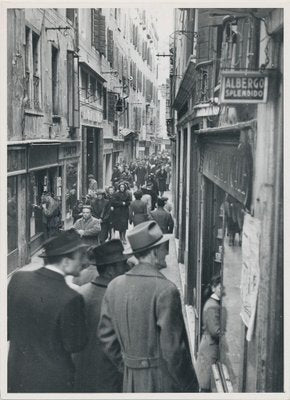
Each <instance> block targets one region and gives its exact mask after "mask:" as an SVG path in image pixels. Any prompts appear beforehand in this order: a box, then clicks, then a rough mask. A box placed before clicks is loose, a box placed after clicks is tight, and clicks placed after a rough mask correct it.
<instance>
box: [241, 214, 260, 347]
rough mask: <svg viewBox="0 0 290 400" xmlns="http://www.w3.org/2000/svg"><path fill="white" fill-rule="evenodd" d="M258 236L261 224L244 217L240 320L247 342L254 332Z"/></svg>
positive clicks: (258, 252)
mask: <svg viewBox="0 0 290 400" xmlns="http://www.w3.org/2000/svg"><path fill="white" fill-rule="evenodd" d="M260 236H261V222H260V221H259V220H258V219H257V218H254V217H252V216H251V215H249V214H246V215H245V218H244V225H243V237H242V243H243V245H242V260H243V264H242V277H241V298H242V310H241V314H240V315H241V318H242V320H243V322H244V324H245V325H246V326H247V328H248V331H247V336H246V338H247V341H251V339H252V336H253V331H254V324H255V316H256V308H257V299H258V289H259V282H260V266H259V258H260Z"/></svg>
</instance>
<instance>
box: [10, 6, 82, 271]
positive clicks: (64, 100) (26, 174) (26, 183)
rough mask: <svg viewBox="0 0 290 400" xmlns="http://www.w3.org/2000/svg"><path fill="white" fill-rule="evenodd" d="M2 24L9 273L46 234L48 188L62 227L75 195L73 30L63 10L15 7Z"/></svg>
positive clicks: (76, 148)
mask: <svg viewBox="0 0 290 400" xmlns="http://www.w3.org/2000/svg"><path fill="white" fill-rule="evenodd" d="M7 27H8V35H7V37H8V48H7V51H8V54H7V61H8V64H7V65H8V68H7V70H8V77H7V81H8V99H7V100H8V121H7V125H8V134H7V137H8V181H7V184H8V191H7V193H8V199H7V200H8V272H11V271H12V269H14V268H17V267H19V266H22V265H23V264H25V263H26V262H27V261H28V260H29V257H30V255H31V254H33V253H34V252H35V251H36V250H37V249H38V248H39V247H40V246H41V244H42V242H43V240H44V233H43V225H42V212H41V210H39V209H38V208H36V207H35V205H40V203H41V196H42V194H43V192H44V191H49V192H51V193H53V194H54V196H55V198H56V199H57V200H58V202H59V205H60V210H61V219H62V224H63V226H64V227H66V226H68V225H69V224H70V223H71V210H72V207H73V202H74V199H76V198H77V197H78V195H79V194H80V190H81V188H80V137H79V104H78V101H79V100H78V58H77V57H76V48H77V43H76V39H77V35H76V26H75V20H74V19H73V16H72V15H71V14H70V13H69V12H68V11H67V10H65V9H63V10H55V9H48V10H45V9H25V10H24V9H13V10H8V13H7Z"/></svg>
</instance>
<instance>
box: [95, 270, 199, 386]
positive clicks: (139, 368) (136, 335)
mask: <svg viewBox="0 0 290 400" xmlns="http://www.w3.org/2000/svg"><path fill="white" fill-rule="evenodd" d="M98 335H99V338H100V340H101V342H102V344H103V346H104V350H105V352H106V353H107V354H108V356H109V357H110V358H111V360H112V361H113V362H114V364H115V365H116V366H117V367H118V369H119V370H122V369H124V380H123V392H127V393H128V392H147V393H148V392H149V393H150V392H151V393H152V392H183V391H185V392H187V391H188V392H191V391H196V390H197V381H196V376H195V372H194V370H193V366H192V363H191V358H190V353H189V347H188V342H187V337H186V331H185V326H184V321H183V317H182V311H181V301H180V296H179V292H178V289H177V287H176V286H175V285H174V284H173V283H172V282H170V281H169V280H168V279H166V278H165V277H164V275H162V274H161V273H160V272H159V271H158V270H156V269H155V268H154V267H152V266H151V265H150V264H146V263H140V264H138V265H137V266H135V267H133V268H132V269H131V270H130V271H129V272H127V273H126V274H125V275H122V276H119V277H117V278H115V279H113V281H112V282H111V283H110V284H109V286H108V289H107V291H106V293H105V296H104V299H103V304H102V310H101V318H100V324H99V327H98Z"/></svg>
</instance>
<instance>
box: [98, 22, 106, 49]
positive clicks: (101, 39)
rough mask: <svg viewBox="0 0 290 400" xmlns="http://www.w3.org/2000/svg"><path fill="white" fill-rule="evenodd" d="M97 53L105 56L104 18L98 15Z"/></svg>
mask: <svg viewBox="0 0 290 400" xmlns="http://www.w3.org/2000/svg"><path fill="white" fill-rule="evenodd" d="M99 52H100V53H101V54H103V55H104V56H105V55H106V18H105V16H104V15H101V14H99Z"/></svg>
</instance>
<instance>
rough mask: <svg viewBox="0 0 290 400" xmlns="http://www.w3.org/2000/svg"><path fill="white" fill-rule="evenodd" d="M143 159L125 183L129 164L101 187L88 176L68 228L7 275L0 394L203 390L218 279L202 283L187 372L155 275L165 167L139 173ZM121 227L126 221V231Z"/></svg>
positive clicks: (173, 291)
mask: <svg viewBox="0 0 290 400" xmlns="http://www.w3.org/2000/svg"><path fill="white" fill-rule="evenodd" d="M154 162H156V161H155V160H154ZM143 164H144V165H145V163H144V161H140V162H139V165H137V167H136V168H135V169H134V174H135V175H134V178H133V179H132V181H130V177H129V175H130V174H131V176H132V173H130V168H131V169H132V168H133V167H134V165H130V166H125V167H124V168H123V172H121V171H120V170H119V166H118V165H117V166H116V168H115V170H114V172H113V176H112V185H111V186H110V187H108V188H106V190H102V189H99V188H98V184H97V181H96V180H95V178H94V177H93V176H90V177H89V190H88V194H87V196H86V197H85V198H84V199H83V201H82V202H78V204H77V206H76V207H75V208H74V212H73V216H74V226H73V228H72V229H70V230H66V231H60V232H57V233H55V234H54V235H52V236H51V237H50V238H49V239H48V240H47V241H46V242H45V244H44V251H43V253H42V254H41V257H42V258H43V259H44V266H43V267H42V268H40V269H38V270H36V271H19V272H16V273H15V274H14V275H13V276H12V278H11V281H10V283H9V287H8V340H9V343H10V347H9V356H8V391H9V392H13V393H53V392H55V393H61V392H67V393H69V392H77V393H83V392H90V393H98V392H103V393H119V392H147V393H148V392H197V391H199V390H200V391H210V379H211V366H212V364H213V363H214V362H215V361H216V360H217V359H218V340H219V335H220V326H219V322H218V321H219V312H220V306H219V301H220V298H221V296H222V286H221V279H220V277H215V278H213V280H212V282H211V285H209V287H208V292H209V296H210V297H209V299H208V301H207V302H206V303H205V306H204V311H203V330H204V335H203V338H202V341H201V345H200V349H199V354H198V358H197V364H196V373H195V370H194V368H193V365H192V361H191V357H190V350H189V344H188V341H187V334H186V330H185V326H184V320H183V315H182V308H181V301H180V295H179V291H178V289H177V287H176V286H175V284H174V283H172V282H171V281H169V280H168V279H166V278H165V276H164V275H163V274H162V273H161V270H162V269H163V268H166V255H167V254H168V251H169V237H170V235H168V234H170V233H172V232H173V228H174V222H173V218H172V215H171V205H170V204H169V203H168V198H166V197H163V196H162V195H163V193H164V191H165V190H166V189H168V187H167V186H166V185H167V183H166V175H165V174H164V171H165V164H164V162H163V163H161V164H159V165H157V163H156V164H152V163H150V162H149V164H150V168H151V169H152V166H153V168H155V166H156V165H157V169H156V170H155V171H154V172H149V173H148V170H146V171H145V170H144V169H145V167H144V165H143ZM117 169H118V171H119V172H121V174H122V175H121V176H119V172H118V171H117ZM165 172H166V171H165ZM117 177H119V178H118V179H117ZM160 177H161V178H160ZM125 178H126V180H125ZM162 181H164V182H165V184H164V185H165V186H162ZM130 182H131V183H130ZM133 188H134V189H135V192H134V199H133V198H132V189H133ZM163 189H164V190H163ZM128 223H130V224H133V226H134V227H133V228H132V229H131V230H129V231H128V232H126V231H127V229H128ZM114 231H119V238H120V239H118V238H114ZM127 240H128V242H129V243H127ZM127 244H128V245H129V247H126V250H125V249H124V245H127ZM133 256H134V257H133ZM132 257H133V258H134V261H132ZM88 266H90V268H91V270H90V268H88ZM88 270H90V272H89V274H90V275H87V279H86V280H85V281H84V280H82V279H81V275H82V273H83V272H86V271H88ZM72 277H74V282H75V283H72V280H71V279H70V278H72ZM88 277H89V278H88ZM196 374H197V375H196Z"/></svg>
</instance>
